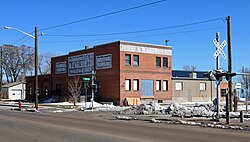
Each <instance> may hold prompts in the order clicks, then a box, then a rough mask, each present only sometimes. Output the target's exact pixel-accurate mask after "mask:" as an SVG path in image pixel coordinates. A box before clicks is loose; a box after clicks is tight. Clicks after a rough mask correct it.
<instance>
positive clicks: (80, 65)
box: [68, 53, 94, 76]
mask: <svg viewBox="0 0 250 142" xmlns="http://www.w3.org/2000/svg"><path fill="white" fill-rule="evenodd" d="M92 70H94V53H87V54H81V55H76V56H70V57H69V58H68V75H69V76H76V75H86V74H91V73H92Z"/></svg>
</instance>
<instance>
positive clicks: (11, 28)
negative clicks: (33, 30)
mask: <svg viewBox="0 0 250 142" xmlns="http://www.w3.org/2000/svg"><path fill="white" fill-rule="evenodd" d="M4 28H5V29H7V30H16V31H18V32H21V33H23V34H25V35H27V36H29V37H31V38H34V39H35V36H33V35H31V34H28V33H26V32H24V31H22V30H19V29H17V28H13V27H8V26H4Z"/></svg>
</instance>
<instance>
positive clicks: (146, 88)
mask: <svg viewBox="0 0 250 142" xmlns="http://www.w3.org/2000/svg"><path fill="white" fill-rule="evenodd" d="M141 82H142V96H152V97H153V96H154V80H142V81H141Z"/></svg>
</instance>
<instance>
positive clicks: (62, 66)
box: [56, 61, 67, 74]
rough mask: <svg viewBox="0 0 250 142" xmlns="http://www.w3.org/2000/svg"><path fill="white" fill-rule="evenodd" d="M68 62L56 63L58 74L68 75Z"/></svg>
mask: <svg viewBox="0 0 250 142" xmlns="http://www.w3.org/2000/svg"><path fill="white" fill-rule="evenodd" d="M66 67H67V62H66V61H63V62H56V74H64V73H66Z"/></svg>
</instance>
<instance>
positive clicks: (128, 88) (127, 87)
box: [125, 79, 131, 91]
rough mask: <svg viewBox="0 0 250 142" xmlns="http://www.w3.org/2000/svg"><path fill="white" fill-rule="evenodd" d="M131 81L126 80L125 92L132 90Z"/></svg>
mask: <svg viewBox="0 0 250 142" xmlns="http://www.w3.org/2000/svg"><path fill="white" fill-rule="evenodd" d="M130 86H131V80H130V79H125V91H130V90H131V87H130Z"/></svg>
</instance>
